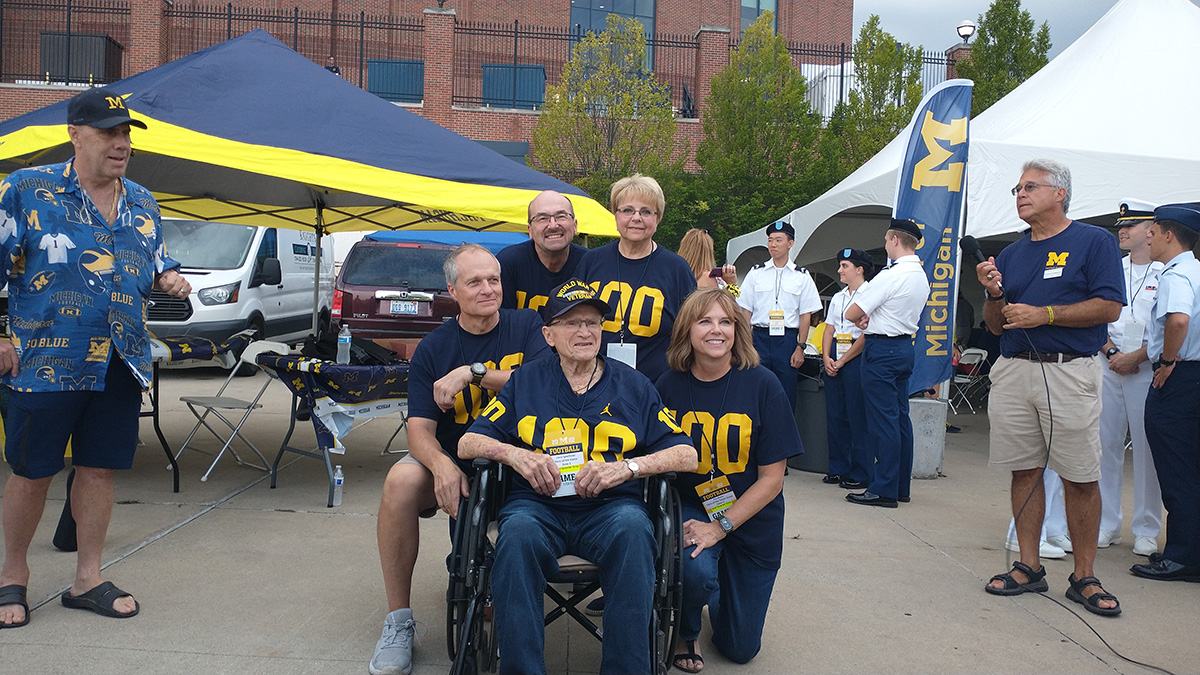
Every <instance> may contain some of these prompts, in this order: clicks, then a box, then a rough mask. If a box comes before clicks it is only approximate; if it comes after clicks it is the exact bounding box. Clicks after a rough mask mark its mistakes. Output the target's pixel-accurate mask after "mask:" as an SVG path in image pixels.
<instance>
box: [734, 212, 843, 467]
mask: <svg viewBox="0 0 1200 675" xmlns="http://www.w3.org/2000/svg"><path fill="white" fill-rule="evenodd" d="M766 235H767V252H768V253H770V254H771V260H770V262H769V263H759V264H757V265H755V266H754V267H751V268H750V271H749V272H747V273H746V278H745V279H744V280H743V281H742V293H741V295H740V296H739V297H738V304H739V305H741V307H742V309H744V310H746V314H747V315H748V316H749V318H750V325H751V327H752V328H753V330H754V333H753V335H754V349H755V351H757V352H758V356H759V358H761V359H762V365H763V366H764V367H765V368H767V370H770V371H771V372H773V373H775V377H777V378H779V383H780V384H782V385H783V391H784V392H785V393H786V394H787V397H788V403H789V404H790V408H789V410H793V411H794V410H796V384H797V382H796V379H797V377H798V374H799V370H800V366H802V365H804V347H805V340H807V338H808V324H809V317H810V316H811V315H812V313H813V312H815V311H817V310H819V309H821V296H820V295H819V294H818V293H817V285H816V284H815V283H814V282H813V278H812V275H810V274H809V273H808V270H806V269H804V268H803V267H797V266H796V263H794V262H792V259H791V250H792V245H793V244H794V243H795V241H796V230H795V229H794V228H793V227H792V226H791V225H790V224H788V223H785V222H783V221H782V220H781V221H779V222H777V223H771V224H770V225H768V226H767V229H766ZM801 327H803V328H804V331H803V332H801V331H800V328H801ZM835 478H836V480H834V479H835ZM840 481H841V476H828V477H827V481H826V482H832V483H838V482H840Z"/></svg>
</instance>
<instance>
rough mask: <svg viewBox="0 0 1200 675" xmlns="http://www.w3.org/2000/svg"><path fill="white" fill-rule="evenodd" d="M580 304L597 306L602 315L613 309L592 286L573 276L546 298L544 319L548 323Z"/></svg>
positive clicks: (543, 306) (543, 307)
mask: <svg viewBox="0 0 1200 675" xmlns="http://www.w3.org/2000/svg"><path fill="white" fill-rule="evenodd" d="M579 305H589V306H591V307H595V308H596V309H598V310H599V311H600V316H607V315H608V313H609V312H611V311H612V308H611V307H609V306H608V303H606V302H604V301H603V300H600V299H599V298H597V297H596V292H595V291H593V290H592V287H591V286H588V285H587V284H585V283H583V282H582V281H580V280H579V279H575V278H571V279H568V280H566V281H564V282H563V283H562V285H561V286H559V287H558V288H556V289H554V292H553V293H551V294H550V298H549V299H548V300H546V304H544V305H542V321H544V322H545V323H546V324H547V325H548V324H549V323H550V322H551V321H553V320H555V319H557V318H558V317H560V316H562V315H563V314H566V313H567V312H569V311H571V310H572V309H575V308H576V307H578V306H579Z"/></svg>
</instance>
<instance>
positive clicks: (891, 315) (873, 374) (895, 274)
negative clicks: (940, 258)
mask: <svg viewBox="0 0 1200 675" xmlns="http://www.w3.org/2000/svg"><path fill="white" fill-rule="evenodd" d="M921 238H922V237H921V229H920V228H919V227H917V224H916V223H914V222H913V221H911V220H897V219H895V218H893V219H892V223H891V226H890V227H889V228H888V231H887V233H886V234H885V235H884V248H885V249H886V250H887V255H888V257H889V258H891V259H892V260H893V262H892V264H891V265H888V266H887V267H885V268H883V269H882V270H880V272H879V274H877V275H875V278H874V279H872V280H871V284H870V286H869V287H868V288H867V289H866V290H865V291H860V292H859V293H858V294H857V296H856V297H855V298H854V302H853V303H851V304H850V306H849V307H848V308H847V309H846V318H847V319H848V320H850V321H853V322H855V324H857V325H858V327H859V328H861V329H862V330H863V333H865V334H866V342H865V344H864V346H863V356H862V387H863V401H864V404H865V408H866V413H867V433H868V434H869V438H870V439H871V446H872V447H873V448H874V449H875V476H874V477H873V478H872V479H871V484H870V485H869V486H868V487H867V489H866V490H865V491H863V492H860V493H854V494H848V495H846V500H847V501H849V502H851V503H854V504H864V505H867V506H883V507H886V508H892V509H894V508H896V503H897V502H898V501H900V502H907V501H908V500H909V483H910V482H911V481H912V462H913V436H912V422H911V421H910V420H909V417H908V395H909V393H910V392H909V391H908V378H909V376H910V375H912V369H913V361H914V360H915V358H916V347H914V346H913V334H914V333H916V332H917V323H918V322H919V321H920V320H921V310H923V309H924V308H925V301H926V300H928V299H929V280H928V278H927V277H926V276H925V270H924V269H923V268H922V267H921V259H920V258H918V257H917V255H916V253H915V251H916V249H917V246H918V245H919V244H920V243H921Z"/></svg>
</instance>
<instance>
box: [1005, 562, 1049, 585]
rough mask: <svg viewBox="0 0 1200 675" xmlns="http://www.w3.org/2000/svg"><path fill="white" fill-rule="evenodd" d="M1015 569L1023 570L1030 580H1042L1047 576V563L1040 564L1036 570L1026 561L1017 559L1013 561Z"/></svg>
mask: <svg viewBox="0 0 1200 675" xmlns="http://www.w3.org/2000/svg"><path fill="white" fill-rule="evenodd" d="M1013 569H1014V570H1017V571H1019V572H1023V573H1024V574H1025V576H1026V577H1028V578H1029V581H1030V582H1034V581H1041V580H1042V579H1043V578H1045V576H1046V566H1045V565H1039V566H1038V568H1037V569H1036V570H1034V569H1033V568H1032V567H1030V566H1029V565H1026V564H1025V563H1023V562H1021V561H1020V560H1017V561H1015V562H1013Z"/></svg>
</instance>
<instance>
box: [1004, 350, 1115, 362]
mask: <svg viewBox="0 0 1200 675" xmlns="http://www.w3.org/2000/svg"><path fill="white" fill-rule="evenodd" d="M1093 356H1095V354H1067V353H1064V352H1017V353H1016V354H1013V355H1012V357H1011V358H1014V359H1021V360H1023V361H1033V362H1034V363H1066V362H1067V361H1074V360H1075V359H1086V358H1091V357H1093Z"/></svg>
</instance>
